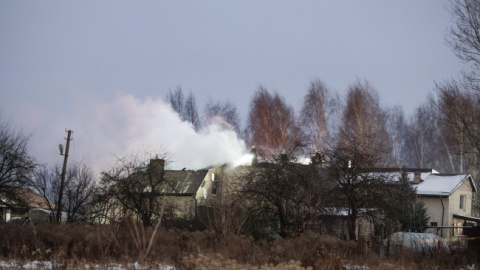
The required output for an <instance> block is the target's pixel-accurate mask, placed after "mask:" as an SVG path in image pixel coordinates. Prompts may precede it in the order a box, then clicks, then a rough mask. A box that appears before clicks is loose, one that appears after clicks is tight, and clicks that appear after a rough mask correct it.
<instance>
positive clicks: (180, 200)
mask: <svg viewBox="0 0 480 270" xmlns="http://www.w3.org/2000/svg"><path fill="white" fill-rule="evenodd" d="M161 200H162V203H163V205H165V209H164V211H165V212H164V214H170V215H173V216H171V217H172V218H173V217H175V218H194V217H195V208H196V202H195V198H193V196H163V197H162V198H161Z"/></svg>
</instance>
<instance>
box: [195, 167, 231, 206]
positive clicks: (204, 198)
mask: <svg viewBox="0 0 480 270" xmlns="http://www.w3.org/2000/svg"><path fill="white" fill-rule="evenodd" d="M223 178H224V175H223V168H222V167H217V168H213V169H210V170H208V172H207V174H206V175H205V178H204V179H203V182H202V184H201V185H200V188H199V189H198V191H197V193H196V195H195V199H196V200H197V202H198V204H199V205H207V204H212V203H217V202H219V200H220V199H221V197H222V188H223V186H224V185H223V183H222V182H223V181H222V180H223ZM214 181H217V193H216V194H212V188H213V184H214V183H213V182H214Z"/></svg>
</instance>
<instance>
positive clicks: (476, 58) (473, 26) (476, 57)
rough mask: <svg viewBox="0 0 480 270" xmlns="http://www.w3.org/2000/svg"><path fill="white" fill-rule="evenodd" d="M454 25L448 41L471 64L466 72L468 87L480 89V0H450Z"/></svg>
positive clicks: (466, 86)
mask: <svg viewBox="0 0 480 270" xmlns="http://www.w3.org/2000/svg"><path fill="white" fill-rule="evenodd" d="M449 8H450V13H451V15H452V18H453V22H454V25H453V26H452V27H451V28H450V30H449V32H448V35H447V43H448V45H450V47H451V48H452V49H453V51H454V52H455V54H456V55H457V57H458V58H460V59H461V60H463V61H465V62H467V63H469V64H471V70H470V71H469V72H464V74H463V75H464V76H463V80H462V82H463V83H464V87H465V88H466V89H475V90H480V86H479V80H480V78H479V76H480V2H479V1H478V0H450V6H449Z"/></svg>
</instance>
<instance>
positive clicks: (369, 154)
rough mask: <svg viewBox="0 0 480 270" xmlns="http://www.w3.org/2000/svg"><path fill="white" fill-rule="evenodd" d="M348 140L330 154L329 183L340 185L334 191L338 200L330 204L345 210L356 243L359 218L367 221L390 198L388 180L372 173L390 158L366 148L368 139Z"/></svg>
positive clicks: (350, 232) (384, 176) (348, 225)
mask: <svg viewBox="0 0 480 270" xmlns="http://www.w3.org/2000/svg"><path fill="white" fill-rule="evenodd" d="M347 139H348V142H344V143H342V144H339V145H338V146H337V147H336V148H335V149H334V150H332V151H330V152H329V153H327V154H328V156H329V158H328V159H329V163H328V165H327V169H328V175H329V177H330V179H334V180H335V181H336V183H337V188H336V189H334V190H333V191H332V194H334V197H333V198H336V199H333V200H331V204H332V207H336V208H340V209H342V207H344V208H345V209H346V211H347V229H348V238H349V239H350V240H355V239H357V237H356V228H357V225H358V220H359V218H360V216H361V215H365V216H367V217H368V216H370V215H371V213H370V211H371V210H376V211H377V210H378V209H381V208H382V207H383V206H382V204H381V202H382V200H381V198H384V197H385V196H387V197H388V192H389V190H388V189H387V188H386V187H387V186H388V185H387V184H388V182H389V179H388V177H386V175H384V174H375V173H374V172H372V171H370V169H371V168H376V167H379V166H382V165H383V164H385V161H384V158H385V156H387V155H386V153H384V152H380V151H387V150H385V149H382V148H376V151H370V149H369V147H367V146H365V145H364V144H365V143H368V142H369V141H370V140H366V139H365V138H362V139H357V137H355V136H351V137H348V138H347Z"/></svg>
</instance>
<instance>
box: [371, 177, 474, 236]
mask: <svg viewBox="0 0 480 270" xmlns="http://www.w3.org/2000/svg"><path fill="white" fill-rule="evenodd" d="M370 171H373V172H375V173H382V174H388V175H389V177H390V179H392V180H393V181H395V180H396V179H400V176H401V174H402V172H405V173H406V174H407V177H408V180H409V181H410V183H411V184H412V185H413V186H414V187H415V188H416V191H417V195H418V199H419V200H420V201H422V202H423V203H424V205H425V208H426V210H427V215H428V217H429V218H430V220H429V223H430V224H429V228H428V229H427V232H431V233H435V234H438V235H439V236H442V237H450V236H453V235H459V234H462V233H463V230H462V227H463V226H464V225H465V224H466V223H467V221H474V222H476V221H478V222H480V219H478V218H474V217H472V206H473V199H474V197H475V193H476V192H477V188H476V186H475V182H474V181H473V178H472V176H471V175H468V174H442V173H439V172H438V171H435V170H433V169H425V168H380V169H371V170H370Z"/></svg>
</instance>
